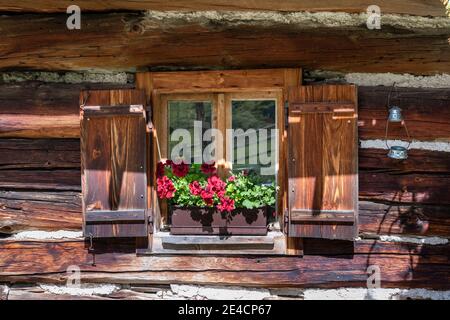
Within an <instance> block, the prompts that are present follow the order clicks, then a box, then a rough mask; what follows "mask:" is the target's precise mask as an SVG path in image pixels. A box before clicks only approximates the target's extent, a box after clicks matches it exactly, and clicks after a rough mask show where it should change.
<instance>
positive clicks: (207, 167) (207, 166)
mask: <svg viewBox="0 0 450 320" xmlns="http://www.w3.org/2000/svg"><path fill="white" fill-rule="evenodd" d="M214 165H215V162H214V161H213V162H212V163H202V165H201V167H200V170H201V171H202V172H203V173H204V174H214V173H216V167H215V166H214Z"/></svg>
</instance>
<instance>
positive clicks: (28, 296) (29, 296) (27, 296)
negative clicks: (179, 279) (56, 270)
mask: <svg viewBox="0 0 450 320" xmlns="http://www.w3.org/2000/svg"><path fill="white" fill-rule="evenodd" d="M0 290H1V286H0ZM74 291H75V290H74ZM0 294H1V292H0ZM6 298H7V300H153V299H161V297H158V296H157V295H156V292H155V293H146V292H140V291H137V290H133V289H119V290H117V291H114V292H112V293H108V294H94V295H80V294H77V293H76V292H73V293H71V294H69V293H65V294H64V293H58V294H56V293H53V292H50V291H46V290H44V289H43V288H42V287H41V286H37V285H26V284H25V285H22V284H20V285H13V286H12V287H11V288H10V289H9V294H8V296H7V297H6V296H5V299H6ZM0 300H1V297H0Z"/></svg>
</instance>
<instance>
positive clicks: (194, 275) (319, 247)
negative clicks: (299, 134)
mask: <svg viewBox="0 0 450 320" xmlns="http://www.w3.org/2000/svg"><path fill="white" fill-rule="evenodd" d="M85 245H86V244H85V243H84V242H81V241H53V242H33V241H6V240H3V241H0V249H1V250H0V266H1V272H0V280H1V281H4V282H17V281H31V282H35V281H40V282H60V283H64V282H65V281H66V277H67V274H66V268H67V267H68V266H69V265H73V264H75V265H78V266H79V267H80V269H81V271H82V281H83V282H85V283H86V282H103V283H142V284H143V283H147V284H151V283H159V284H163V283H196V284H215V285H237V284H239V285H240V286H263V287H285V286H288V287H292V286H295V287H305V286H306V287H340V286H343V285H344V284H345V286H364V285H365V284H366V280H367V277H368V275H367V273H366V270H367V267H368V266H369V265H373V264H377V265H378V266H379V267H380V268H381V272H382V275H383V281H382V287H409V288H417V287H423V288H434V289H448V288H450V281H449V280H448V279H450V277H449V275H450V274H449V273H450V271H449V270H450V268H449V263H450V262H449V259H448V256H449V246H425V245H411V244H400V243H383V242H376V241H358V242H356V243H355V247H354V248H349V247H348V244H345V243H344V244H343V245H341V246H339V249H337V246H336V245H335V246H330V245H329V244H317V243H316V244H312V245H310V248H309V249H308V250H309V251H310V252H312V253H313V255H306V256H304V257H303V258H297V257H278V258H275V257H257V258H249V257H218V256H208V257H196V256H178V257H156V256H146V257H142V256H138V257H136V255H135V253H134V252H133V251H132V247H133V246H131V247H128V251H127V247H126V246H125V244H124V243H122V244H118V245H117V246H116V247H115V248H114V244H112V243H111V242H109V244H108V247H109V248H105V249H102V248H101V245H100V244H96V248H97V254H96V265H95V266H93V265H92V255H91V254H89V253H88V252H87V250H86V247H85ZM113 248H114V251H115V252H111V251H112V250H113ZM102 250H104V251H102ZM333 251H334V252H333ZM102 252H104V253H102ZM55 257H58V259H55Z"/></svg>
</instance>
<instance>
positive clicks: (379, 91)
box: [358, 86, 450, 141]
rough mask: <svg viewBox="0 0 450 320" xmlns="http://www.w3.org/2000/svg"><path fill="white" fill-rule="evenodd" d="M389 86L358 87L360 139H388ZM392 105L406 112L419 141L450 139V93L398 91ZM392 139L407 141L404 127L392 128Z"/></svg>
mask: <svg viewBox="0 0 450 320" xmlns="http://www.w3.org/2000/svg"><path fill="white" fill-rule="evenodd" d="M391 90H392V89H391V88H390V87H386V86H377V87H365V86H360V87H358V109H359V119H358V120H359V121H358V122H359V128H358V129H359V137H360V138H361V139H380V138H381V139H384V135H385V130H386V119H387V115H388V107H387V103H388V96H389V92H390V91H391ZM390 104H391V105H396V106H398V107H400V108H401V109H402V111H403V112H402V113H403V116H404V119H405V121H406V124H407V126H408V130H409V132H410V134H411V137H412V138H413V139H415V140H422V141H427V140H435V139H446V140H449V139H450V90H449V89H428V88H396V89H395V90H392V94H391V98H390ZM389 138H390V139H403V140H404V139H406V138H407V136H406V133H405V131H404V128H403V127H402V126H401V125H400V124H391V125H390V126H389Z"/></svg>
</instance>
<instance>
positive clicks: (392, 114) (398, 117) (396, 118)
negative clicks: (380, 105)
mask: <svg viewBox="0 0 450 320" xmlns="http://www.w3.org/2000/svg"><path fill="white" fill-rule="evenodd" d="M388 121H389V122H402V121H403V116H402V109H400V108H399V107H397V106H393V107H392V108H390V109H389V117H388Z"/></svg>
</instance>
